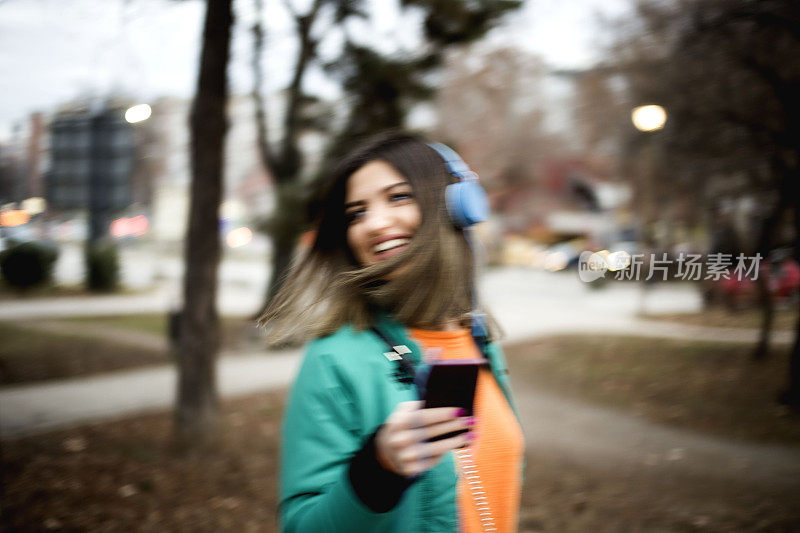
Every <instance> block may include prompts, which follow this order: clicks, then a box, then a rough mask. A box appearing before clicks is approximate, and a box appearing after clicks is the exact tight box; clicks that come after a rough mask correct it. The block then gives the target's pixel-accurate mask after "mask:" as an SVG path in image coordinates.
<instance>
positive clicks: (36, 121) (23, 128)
mask: <svg viewBox="0 0 800 533" xmlns="http://www.w3.org/2000/svg"><path fill="white" fill-rule="evenodd" d="M48 164H49V136H48V124H47V121H46V119H45V117H44V115H43V114H42V113H32V114H31V115H30V116H29V117H28V119H27V120H25V121H22V122H19V123H17V124H16V125H15V126H14V128H13V130H12V135H11V139H10V140H9V142H7V143H5V144H3V145H0V204H4V203H9V202H21V201H23V200H25V199H26V198H32V197H41V196H43V195H44V182H43V179H42V176H43V173H44V172H46V170H47V168H48Z"/></svg>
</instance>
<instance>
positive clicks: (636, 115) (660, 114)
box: [631, 104, 667, 131]
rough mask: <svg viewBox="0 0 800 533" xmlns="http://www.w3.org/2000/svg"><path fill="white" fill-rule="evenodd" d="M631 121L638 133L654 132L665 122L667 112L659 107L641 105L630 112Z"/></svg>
mask: <svg viewBox="0 0 800 533" xmlns="http://www.w3.org/2000/svg"><path fill="white" fill-rule="evenodd" d="M631 120H632V121H633V125H634V126H636V129H637V130H639V131H656V130H660V129H661V128H663V127H664V124H665V123H666V122H667V112H666V111H665V110H664V108H663V107H661V106H660V105H656V104H650V105H641V106H639V107H636V108H634V109H633V111H631Z"/></svg>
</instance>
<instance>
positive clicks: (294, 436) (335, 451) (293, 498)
mask: <svg viewBox="0 0 800 533" xmlns="http://www.w3.org/2000/svg"><path fill="white" fill-rule="evenodd" d="M376 325H377V327H378V328H379V329H380V330H381V331H383V332H384V333H385V334H386V335H388V336H389V338H390V339H393V340H397V342H399V343H401V344H405V345H406V346H408V348H409V349H411V351H412V353H411V354H409V355H406V356H404V357H406V358H407V357H409V356H410V357H412V358H413V360H414V362H415V363H417V362H419V361H420V360H421V351H420V349H419V346H417V345H416V344H415V343H414V342H413V341H412V340H411V339H409V338H408V334H407V333H406V330H405V328H404V327H403V326H402V325H401V324H399V323H397V322H395V321H394V320H392V319H390V318H388V317H381V318H380V319H379V321H378V323H377V324H376ZM387 350H388V347H387V346H386V344H385V343H384V342H383V341H382V340H381V339H380V338H378V337H377V336H376V335H375V334H374V333H373V332H372V331H370V330H365V331H355V330H354V329H353V328H352V327H351V326H344V327H342V328H341V329H340V330H339V331H337V332H336V333H334V334H333V335H330V336H328V337H323V338H320V339H317V340H315V341H313V342H311V343H310V344H309V346H308V348H307V352H306V354H305V357H304V359H303V362H302V365H301V368H300V371H299V374H298V376H297V379H296V381H295V383H294V386H293V387H292V390H291V393H290V396H289V402H288V405H287V408H286V413H285V418H284V426H283V446H282V450H281V486H280V519H281V528H282V531H286V532H295V531H297V532H304V533H305V532H312V531H324V532H348V533H360V532H370V531H376V532H381V533H383V532H414V533H424V532H448V533H449V532H454V531H456V529H457V516H456V474H455V468H454V463H453V456H452V453H447V454H445V456H444V457H442V459H441V460H440V461H439V463H437V465H436V466H434V467H433V468H431V469H430V470H428V471H427V472H425V473H424V474H422V475H421V476H420V477H419V479H417V480H416V481H415V482H414V483H413V484H412V485H411V486H410V487H409V488H408V489H407V490H406V491H405V493H403V496H402V498H401V500H400V502H399V503H398V504H397V505H396V506H395V507H394V508H393V509H391V510H390V511H387V512H385V513H377V512H373V511H372V510H371V509H370V508H368V507H367V506H366V505H364V503H363V502H362V501H361V500H360V499H359V497H358V496H357V495H356V493H355V492H354V489H353V487H352V485H351V483H350V479H349V477H348V466H349V461H350V458H351V457H352V456H353V454H354V453H355V452H357V451H358V450H359V449H361V447H362V445H363V444H364V442H365V441H366V439H367V438H368V437H369V436H370V435H372V433H374V432H375V431H376V429H377V428H378V427H379V426H380V425H381V424H383V423H384V421H385V420H386V418H387V417H388V416H389V414H391V413H392V411H394V409H395V407H396V406H397V404H398V403H400V402H403V401H408V400H417V399H418V398H417V397H416V391H415V389H414V388H413V386H412V385H407V384H404V383H401V382H399V381H398V380H397V379H395V372H396V368H397V367H396V363H395V362H393V361H389V360H388V359H387V358H386V357H384V355H383V353H384V352H386V351H387ZM488 354H489V358H490V363H491V366H492V370H493V372H494V376H495V378H496V379H497V382H498V383H499V385H500V387H501V389H502V390H503V392H504V393H505V396H506V398H507V399H508V401H509V404H510V405H511V407H512V409H514V412H515V413H516V406H515V405H514V402H513V399H512V397H511V389H510V386H509V380H508V371H507V367H506V362H505V359H504V357H503V354H502V352H501V350H500V348H499V347H498V346H496V345H493V344H490V345H489V349H488ZM517 418H518V419H519V416H518V417H517Z"/></svg>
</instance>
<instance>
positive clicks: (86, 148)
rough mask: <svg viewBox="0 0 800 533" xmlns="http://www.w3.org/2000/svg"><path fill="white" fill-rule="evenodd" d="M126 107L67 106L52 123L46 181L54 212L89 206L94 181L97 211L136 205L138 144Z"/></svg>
mask: <svg viewBox="0 0 800 533" xmlns="http://www.w3.org/2000/svg"><path fill="white" fill-rule="evenodd" d="M127 107H128V106H127V105H121V104H119V103H114V102H102V103H97V104H90V103H80V104H73V105H69V106H65V107H63V108H62V109H60V110H59V111H58V112H57V113H56V114H55V115H54V116H53V118H52V120H51V123H50V139H51V140H50V157H51V167H50V171H49V172H48V173H47V174H46V176H45V182H46V188H45V190H46V193H45V195H46V199H47V202H48V205H49V206H50V209H54V210H59V211H62V212H64V211H67V212H69V211H76V210H82V209H86V208H87V207H88V206H89V202H90V198H91V197H92V194H91V193H90V184H91V183H92V181H93V180H94V184H93V185H92V186H93V187H96V193H97V194H96V201H97V202H98V207H99V208H100V209H101V210H103V211H107V212H115V211H122V210H124V209H125V208H127V207H128V206H130V205H131V203H133V198H134V194H133V186H132V185H133V184H132V176H133V171H134V166H135V155H136V144H135V136H134V134H133V126H132V125H131V124H129V123H128V122H126V121H125V118H124V114H125V109H126V108H127Z"/></svg>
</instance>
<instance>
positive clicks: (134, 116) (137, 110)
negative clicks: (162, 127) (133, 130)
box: [125, 104, 153, 124]
mask: <svg viewBox="0 0 800 533" xmlns="http://www.w3.org/2000/svg"><path fill="white" fill-rule="evenodd" d="M152 112H153V111H152V109H150V106H149V105H147V104H139V105H135V106H133V107H129V108H128V110H127V111H125V120H127V121H128V122H130V123H131V124H135V123H136V122H142V121H143V120H147V119H148V118H150V114H151V113H152Z"/></svg>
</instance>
